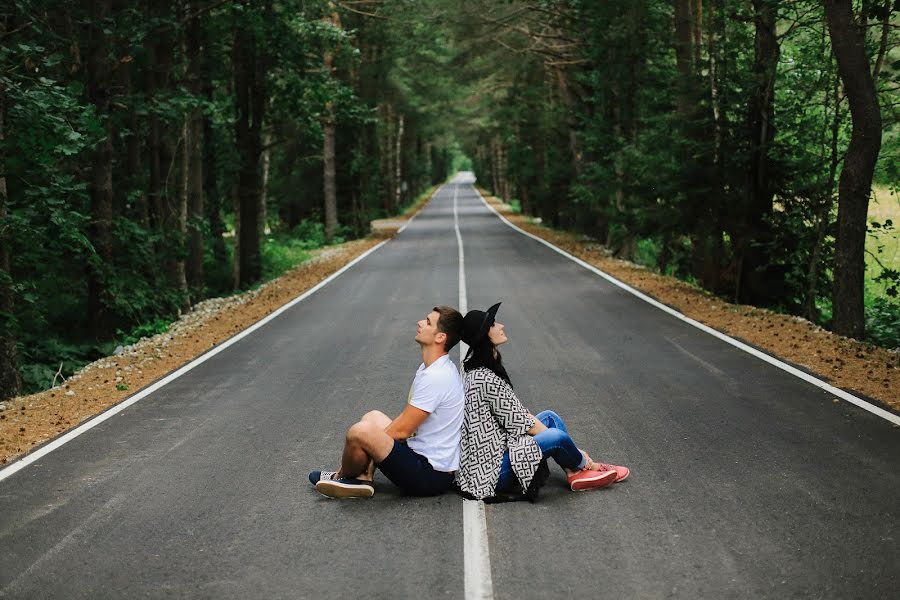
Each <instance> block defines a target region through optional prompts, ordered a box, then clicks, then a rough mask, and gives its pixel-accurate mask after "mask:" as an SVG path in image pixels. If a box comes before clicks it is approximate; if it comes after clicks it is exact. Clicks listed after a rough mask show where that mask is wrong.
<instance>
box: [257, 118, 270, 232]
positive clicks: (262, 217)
mask: <svg viewBox="0 0 900 600" xmlns="http://www.w3.org/2000/svg"><path fill="white" fill-rule="evenodd" d="M262 143H263V151H262V182H261V184H260V190H259V236H260V238H262V237H263V236H264V235H266V234H267V233H269V206H268V205H269V168H270V167H271V154H272V153H271V152H270V151H269V144H271V143H272V132H271V131H267V132H266V133H264V134H263V141H262Z"/></svg>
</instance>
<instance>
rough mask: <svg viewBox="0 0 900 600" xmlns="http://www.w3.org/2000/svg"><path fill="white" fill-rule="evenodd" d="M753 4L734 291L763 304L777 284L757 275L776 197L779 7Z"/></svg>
mask: <svg viewBox="0 0 900 600" xmlns="http://www.w3.org/2000/svg"><path fill="white" fill-rule="evenodd" d="M753 7H754V11H755V15H754V22H755V25H756V35H755V51H754V59H753V74H754V83H753V89H752V92H751V94H750V101H749V103H748V104H749V106H748V115H747V116H748V118H747V138H748V140H749V142H750V161H749V164H748V169H747V197H746V201H745V202H746V205H745V212H744V214H745V215H746V217H745V226H744V227H742V230H743V232H744V234H743V235H742V236H741V237H740V238H739V239H738V240H737V242H736V246H737V253H738V256H739V258H738V260H739V261H740V262H741V269H740V272H741V277H740V278H739V280H738V282H737V289H736V293H735V296H736V298H737V300H738V301H739V302H745V303H749V304H755V303H760V302H766V301H767V299H768V296H769V295H770V294H769V292H768V290H769V289H776V288H778V287H781V286H775V285H772V282H770V281H768V278H760V277H759V275H758V271H759V270H760V269H763V268H765V266H766V265H768V264H769V263H770V257H769V256H768V255H767V253H766V252H765V250H763V249H762V248H764V247H766V246H767V244H766V242H768V240H769V238H770V237H771V232H770V227H769V225H768V222H769V218H770V216H771V214H772V198H773V196H774V190H773V189H772V186H771V184H770V181H771V177H770V175H769V163H770V159H769V150H770V148H771V146H772V142H773V140H774V139H775V127H774V126H775V74H776V68H777V66H778V57H779V54H780V49H779V46H778V38H777V36H776V32H775V25H776V22H777V19H778V7H777V4H775V3H772V2H770V1H769V0H753Z"/></svg>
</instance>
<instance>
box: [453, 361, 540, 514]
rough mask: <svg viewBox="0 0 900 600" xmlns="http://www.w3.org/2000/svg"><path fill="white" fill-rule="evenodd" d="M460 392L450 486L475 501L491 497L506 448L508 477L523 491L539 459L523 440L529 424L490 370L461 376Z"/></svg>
mask: <svg viewBox="0 0 900 600" xmlns="http://www.w3.org/2000/svg"><path fill="white" fill-rule="evenodd" d="M465 390H466V412H465V417H464V418H463V428H462V440H461V444H460V457H459V470H458V471H457V472H456V484H457V485H458V486H459V488H460V489H461V490H462V491H464V492H466V493H468V494H471V495H472V496H474V497H475V498H478V499H482V498H487V497H491V496H494V495H495V490H496V487H497V479H498V478H499V477H500V465H501V463H502V462H503V453H504V452H505V451H506V450H507V449H509V459H510V463H511V464H512V468H513V472H515V474H516V478H517V479H518V480H519V484H520V485H521V486H522V489H523V490H527V489H528V486H529V485H530V484H531V480H532V478H533V477H534V474H535V472H536V471H537V469H538V465H539V464H540V462H541V458H542V456H541V449H540V448H538V445H537V444H536V443H535V441H534V438H532V437H531V436H530V435H528V430H529V429H531V427H532V425H534V419H532V418H531V415H530V414H529V412H528V411H527V410H525V407H524V406H522V403H521V402H519V399H518V398H517V397H516V394H515V392H514V391H513V389H512V388H511V387H510V386H509V384H508V383H506V382H505V381H503V380H502V379H501V378H500V377H498V376H497V374H496V373H494V372H493V371H491V370H490V369H487V368H485V367H481V368H478V369H474V370H472V371H469V372H468V373H466V379H465Z"/></svg>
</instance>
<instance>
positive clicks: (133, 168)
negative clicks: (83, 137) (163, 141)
mask: <svg viewBox="0 0 900 600" xmlns="http://www.w3.org/2000/svg"><path fill="white" fill-rule="evenodd" d="M134 68H135V67H134V61H129V62H127V63H123V64H121V65H120V66H119V76H120V78H121V84H122V94H123V96H124V97H125V99H126V100H125V101H126V103H127V105H128V108H127V113H126V116H125V126H126V132H127V133H126V135H127V136H128V137H127V139H126V140H125V153H126V160H125V165H126V168H127V174H126V176H125V181H126V185H127V187H126V190H125V191H126V194H129V195H132V194H133V197H134V206H133V207H132V211H131V212H132V214H133V215H135V216H136V217H137V221H138V223H140V225H141V226H142V227H144V228H147V227H149V225H150V210H149V208H148V206H147V192H146V190H145V189H144V181H143V177H142V175H141V174H142V172H143V162H142V158H141V147H142V145H143V142H144V140H143V136H142V135H141V127H140V119H139V117H138V111H137V106H136V105H137V98H136V95H137V94H136V93H135V90H134V81H133V72H134Z"/></svg>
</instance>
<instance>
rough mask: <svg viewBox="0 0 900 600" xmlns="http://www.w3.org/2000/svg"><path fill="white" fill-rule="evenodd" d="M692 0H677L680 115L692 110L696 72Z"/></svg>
mask: <svg viewBox="0 0 900 600" xmlns="http://www.w3.org/2000/svg"><path fill="white" fill-rule="evenodd" d="M691 2H692V0H675V68H676V69H677V70H678V100H677V111H678V114H679V116H681V117H685V116H687V115H688V114H690V112H691V97H690V90H691V88H692V81H691V79H692V78H693V74H694V69H693V44H692V38H693V28H692V23H691V21H692V19H691Z"/></svg>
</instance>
